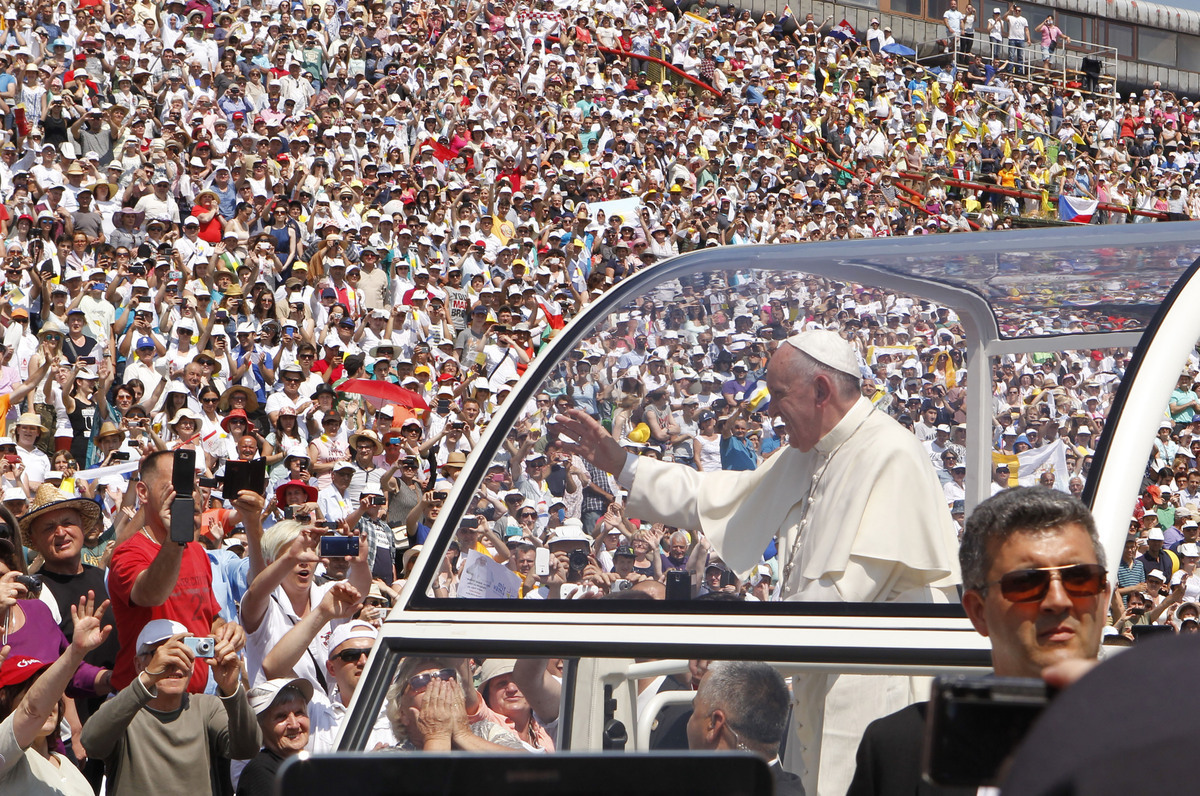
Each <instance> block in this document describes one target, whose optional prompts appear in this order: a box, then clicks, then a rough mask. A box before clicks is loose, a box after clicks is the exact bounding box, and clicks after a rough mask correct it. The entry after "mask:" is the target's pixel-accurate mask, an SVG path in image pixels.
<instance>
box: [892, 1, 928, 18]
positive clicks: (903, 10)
mask: <svg viewBox="0 0 1200 796" xmlns="http://www.w3.org/2000/svg"><path fill="white" fill-rule="evenodd" d="M891 7H892V13H895V14H908V15H910V16H914V17H919V16H921V0H892V2H891Z"/></svg>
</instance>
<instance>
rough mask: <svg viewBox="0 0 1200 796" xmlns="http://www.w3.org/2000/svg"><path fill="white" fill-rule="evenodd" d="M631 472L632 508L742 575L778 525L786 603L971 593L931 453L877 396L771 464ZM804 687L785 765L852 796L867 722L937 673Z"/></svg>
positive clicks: (797, 691) (902, 702) (648, 465)
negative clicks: (692, 538) (692, 537)
mask: <svg viewBox="0 0 1200 796" xmlns="http://www.w3.org/2000/svg"><path fill="white" fill-rule="evenodd" d="M619 480H621V481H622V482H624V483H623V485H624V486H626V487H627V488H628V489H629V490H630V491H629V500H628V505H627V510H626V514H627V516H630V517H637V518H640V519H642V520H653V521H660V522H665V523H667V524H668V525H674V526H676V527H679V528H689V529H700V530H703V531H704V534H705V536H707V537H708V539H709V541H711V542H712V545H713V547H714V548H715V550H716V551H717V553H718V554H719V555H720V556H721V558H722V560H724V561H725V563H727V564H728V565H729V566H730V567H731V568H732V569H733V570H734V571H736V572H742V573H744V572H747V571H748V570H750V569H751V568H752V567H754V566H755V565H756V564H758V563H759V561H760V560H761V557H762V552H763V550H764V549H765V548H766V546H767V544H768V542H769V541H770V540H771V538H772V537H773V536H776V535H778V539H777V547H778V550H779V565H780V572H781V578H782V582H781V584H780V589H781V594H782V597H783V599H785V600H807V601H837V602H918V603H949V602H955V601H957V600H958V592H957V590H956V586H957V585H958V584H959V583H961V582H962V578H961V576H960V574H959V569H958V554H957V550H958V542H957V537H956V534H955V530H954V525H953V521H952V520H951V518H950V513H949V511H948V509H947V507H946V500H945V497H944V496H943V493H942V488H941V486H940V484H939V482H938V479H937V476H936V475H935V474H934V472H933V468H932V466H931V464H930V462H929V457H928V455H927V454H926V453H925V451H924V450H923V449H922V447H921V444H920V443H919V442H917V439H916V437H915V436H913V435H912V434H911V433H910V432H908V431H907V430H905V429H904V428H903V427H902V426H901V425H900V424H899V423H897V422H896V421H895V420H893V419H892V418H891V417H889V416H888V415H887V414H886V413H884V412H879V411H875V410H874V407H873V405H872V404H871V402H870V401H868V400H867V399H865V398H859V399H858V402H857V403H855V404H854V406H853V407H852V408H851V409H850V411H849V412H847V413H846V415H845V416H844V417H843V418H842V419H841V421H840V422H839V423H838V424H837V425H836V426H834V428H833V429H832V430H831V431H830V432H829V433H828V434H826V435H825V436H824V437H822V438H821V440H820V441H819V442H818V443H817V444H816V446H815V447H814V448H813V450H811V451H807V452H802V451H800V450H797V449H796V448H791V447H786V448H783V449H782V450H780V451H779V453H777V454H775V455H774V456H772V457H771V458H769V459H767V460H766V461H765V462H764V463H763V465H762V466H761V467H760V468H759V469H757V470H752V471H744V472H732V471H730V472H715V473H700V472H697V471H695V470H692V469H691V468H688V467H685V466H682V465H677V464H671V463H667V462H660V461H657V460H655V459H651V458H641V459H638V458H636V457H631V458H630V460H629V461H627V463H626V466H625V468H624V470H623V471H622V473H621V478H620V479H619ZM792 688H793V692H794V696H795V700H796V705H795V711H794V720H793V728H792V729H793V734H792V736H791V737H790V738H789V739H788V742H787V751H786V758H787V759H785V760H784V765H785V766H786V767H787V768H789V769H790V770H792V771H796V772H797V773H801V776H802V777H803V779H804V785H805V790H806V792H807V793H810V794H813V793H818V794H837V796H841V795H842V794H844V793H845V792H846V788H847V787H848V786H849V784H850V779H851V778H852V777H853V775H854V755H855V750H856V749H857V748H858V742H859V739H860V738H861V736H862V733H863V731H864V730H865V729H866V726H867V724H868V723H870V722H871V721H872V720H873V719H875V718H878V717H880V716H884V715H887V714H889V713H891V712H893V711H895V710H899V709H900V708H902V707H904V706H906V705H908V704H910V703H911V702H913V701H916V700H917V699H920V698H923V697H924V696H925V694H923V693H921V692H922V691H923V690H927V681H926V679H925V678H921V679H920V680H919V681H916V682H914V680H913V678H909V677H885V676H849V675H841V676H838V675H816V674H814V675H803V676H798V677H794V678H793V680H792ZM818 760H819V761H820V778H819V781H817V773H818V772H817V770H815V767H814V763H816V762H817V761H818Z"/></svg>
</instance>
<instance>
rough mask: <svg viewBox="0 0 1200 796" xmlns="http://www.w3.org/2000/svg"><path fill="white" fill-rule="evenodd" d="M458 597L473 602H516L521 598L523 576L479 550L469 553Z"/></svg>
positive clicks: (469, 551) (459, 585) (459, 583)
mask: <svg viewBox="0 0 1200 796" xmlns="http://www.w3.org/2000/svg"><path fill="white" fill-rule="evenodd" d="M458 596H459V597H465V598H467V599H471V600H515V599H517V598H518V597H520V596H521V576H520V575H518V574H517V573H515V572H513V571H512V570H511V569H509V568H508V567H506V566H504V565H503V564H498V563H496V562H495V561H493V560H492V557H491V556H485V555H484V554H483V553H480V552H479V551H478V550H468V551H467V563H466V564H465V565H464V566H463V572H462V579H461V580H459V582H458Z"/></svg>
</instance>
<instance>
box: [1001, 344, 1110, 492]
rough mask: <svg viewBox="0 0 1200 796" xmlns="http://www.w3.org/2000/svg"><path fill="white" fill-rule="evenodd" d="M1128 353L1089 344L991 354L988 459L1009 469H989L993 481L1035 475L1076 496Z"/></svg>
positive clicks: (1024, 480) (1033, 479)
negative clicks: (1083, 347) (990, 455)
mask: <svg viewBox="0 0 1200 796" xmlns="http://www.w3.org/2000/svg"><path fill="white" fill-rule="evenodd" d="M1131 354H1132V352H1131V351H1128V350H1126V349H1121V348H1112V349H1089V350H1083V351H1079V350H1076V351H1062V352H1054V353H1049V352H1044V353H1036V354H1029V355H1024V354H1022V355H1016V356H1005V357H1000V358H998V359H997V360H994V361H993V363H992V374H993V375H992V378H993V380H994V382H995V398H994V407H993V408H994V409H995V416H994V418H993V423H992V429H993V439H994V440H995V448H994V452H993V463H994V464H995V465H1001V464H1007V465H1009V469H1008V471H1007V472H1005V471H1003V470H1002V469H1001V468H1000V467H999V466H997V467H996V468H995V469H993V471H992V480H993V482H994V483H995V484H997V486H1005V485H1007V486H1016V485H1018V484H1020V485H1022V486H1031V485H1033V484H1038V483H1040V484H1042V485H1044V486H1050V487H1054V488H1056V489H1060V490H1062V491H1064V492H1070V493H1071V494H1073V495H1076V496H1078V495H1079V494H1080V493H1081V492H1082V491H1083V486H1084V484H1085V482H1086V481H1087V477H1088V474H1089V473H1090V471H1091V466H1092V455H1093V453H1094V452H1095V450H1096V447H1097V446H1098V445H1099V444H1100V440H1101V437H1102V435H1103V432H1104V429H1105V423H1106V421H1107V418H1108V411H1109V408H1110V406H1111V405H1112V401H1113V399H1114V398H1115V396H1116V393H1117V389H1118V388H1119V387H1120V386H1121V378H1122V376H1123V375H1124V373H1125V369H1126V367H1127V366H1128V363H1129V358H1130V356H1131ZM1014 456H1015V457H1016V461H1017V462H1019V464H1018V466H1016V467H1014V466H1012V465H1013V463H1014V459H1013V457H1014Z"/></svg>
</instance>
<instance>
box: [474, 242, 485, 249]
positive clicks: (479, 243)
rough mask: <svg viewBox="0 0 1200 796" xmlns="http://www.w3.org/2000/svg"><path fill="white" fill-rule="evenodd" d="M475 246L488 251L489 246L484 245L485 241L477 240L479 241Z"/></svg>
mask: <svg viewBox="0 0 1200 796" xmlns="http://www.w3.org/2000/svg"><path fill="white" fill-rule="evenodd" d="M475 245H476V246H478V247H479V248H481V249H486V248H487V244H486V243H484V242H483V241H481V240H477V241H475Z"/></svg>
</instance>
